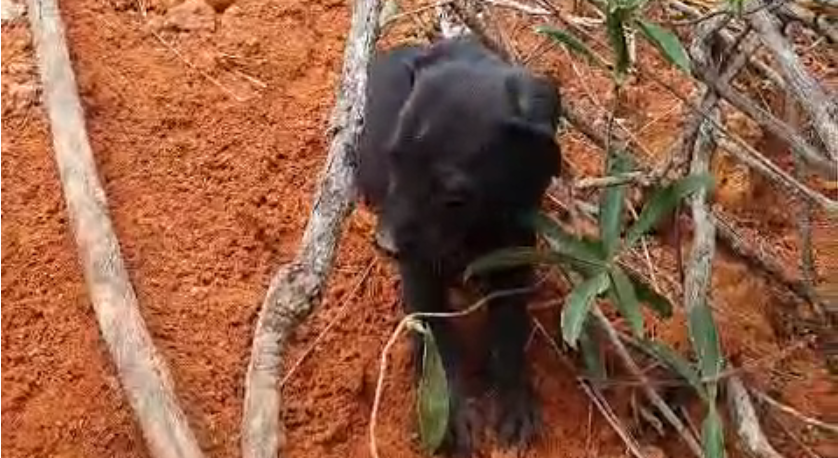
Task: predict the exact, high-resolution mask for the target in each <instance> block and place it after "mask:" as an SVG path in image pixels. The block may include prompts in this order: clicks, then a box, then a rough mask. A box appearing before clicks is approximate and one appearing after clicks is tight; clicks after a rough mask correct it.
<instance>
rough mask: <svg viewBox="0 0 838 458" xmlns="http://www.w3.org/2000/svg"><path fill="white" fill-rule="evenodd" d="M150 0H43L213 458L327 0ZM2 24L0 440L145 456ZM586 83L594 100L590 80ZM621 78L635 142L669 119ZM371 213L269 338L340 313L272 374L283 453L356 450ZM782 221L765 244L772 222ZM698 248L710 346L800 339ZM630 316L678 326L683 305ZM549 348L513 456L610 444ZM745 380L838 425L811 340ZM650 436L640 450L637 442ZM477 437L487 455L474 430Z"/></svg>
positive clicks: (29, 83)
mask: <svg viewBox="0 0 838 458" xmlns="http://www.w3.org/2000/svg"><path fill="white" fill-rule="evenodd" d="M167 3H171V2H167V1H166V0H153V1H152V3H151V4H150V5H149V8H150V12H149V14H150V17H152V18H154V19H153V20H151V21H150V22H151V24H152V25H148V23H149V21H148V20H147V19H146V18H144V17H143V16H142V15H141V13H140V12H139V11H138V10H137V9H136V7H135V3H134V2H131V1H127V0H75V1H72V2H62V5H63V6H64V7H65V9H64V10H63V15H64V20H65V22H66V24H67V27H68V31H67V32H68V41H69V45H70V51H71V57H72V59H73V62H74V64H75V70H76V73H77V79H78V84H79V90H80V94H81V96H82V98H83V103H84V107H85V110H86V116H87V126H88V131H89V135H90V141H91V144H92V146H93V151H94V154H95V157H96V159H97V165H98V167H99V172H100V175H101V177H102V180H103V182H104V186H105V190H106V193H107V197H108V202H109V207H110V211H111V217H112V219H113V222H114V225H115V229H116V232H117V235H118V237H119V240H120V245H121V249H122V253H123V256H124V258H125V262H126V264H127V268H128V271H129V272H130V274H131V280H132V282H133V285H134V287H135V290H136V292H137V295H138V298H139V302H140V304H141V307H142V313H143V316H144V317H145V319H146V322H147V324H148V326H149V329H150V331H151V334H152V336H153V338H154V341H155V343H156V345H157V346H158V347H159V348H160V350H161V351H162V353H163V355H164V357H165V359H166V360H167V362H168V364H169V366H170V368H171V370H172V373H173V375H174V379H175V384H176V388H177V394H178V397H179V400H180V401H181V403H182V405H183V407H184V408H185V410H186V413H187V415H188V417H189V419H190V423H191V425H192V426H193V428H194V430H195V432H196V435H197V437H198V440H199V442H200V444H201V446H202V447H203V448H204V449H205V451H206V452H207V453H208V456H213V457H222V456H223V457H233V456H239V448H238V447H239V445H238V444H239V425H240V419H241V413H242V402H241V400H242V397H243V380H244V372H245V368H246V364H247V359H248V356H249V354H248V353H249V344H250V339H251V336H252V330H253V326H254V322H255V317H256V314H257V310H258V306H259V305H260V302H261V299H262V295H263V294H264V292H265V289H266V287H267V284H268V281H269V278H270V276H271V274H272V273H273V272H274V271H275V270H276V269H277V268H278V267H279V266H280V265H281V264H282V263H284V262H286V261H288V260H289V259H290V258H291V256H292V255H293V252H294V249H295V247H296V245H297V242H298V239H299V236H300V234H301V230H302V227H303V225H304V224H305V221H306V217H307V214H308V211H309V207H310V201H311V195H312V191H313V189H314V186H315V182H316V177H317V174H318V172H319V170H320V167H321V164H322V162H323V159H324V152H325V149H326V141H325V127H326V125H327V119H328V115H329V113H330V110H331V106H332V104H333V101H334V94H335V83H336V81H337V78H338V76H339V71H340V65H341V60H342V50H343V46H344V42H343V40H344V37H345V35H346V31H347V29H348V9H347V4H346V2H342V1H335V0H271V1H268V2H263V1H258V0H241V1H239V2H238V3H236V4H235V5H234V6H232V7H231V8H229V9H227V10H226V11H224V12H223V13H218V14H215V15H212V14H211V15H209V17H210V18H212V20H211V21H209V25H207V23H206V22H202V23H199V24H197V25H195V29H193V30H191V31H189V32H171V31H167V30H165V29H164V28H163V26H161V20H160V19H159V15H160V14H159V13H162V12H163V11H164V9H165V8H166V4H167ZM213 16H214V17H213ZM187 25H189V24H187ZM193 25H194V24H193ZM156 30H161V31H160V32H159V38H162V40H161V39H158V35H155V34H154V33H152V31H156ZM2 33H3V40H2V76H3V78H2V90H3V97H2V109H3V112H2V115H3V123H2V133H3V135H2V172H3V180H2V195H3V201H2V211H3V213H2V216H3V220H4V221H5V224H4V225H3V227H2V294H3V296H4V301H3V311H2V339H3V341H2V348H3V352H2V363H3V366H4V369H5V371H3V373H2V381H3V390H2V452H3V456H4V457H6V456H8V457H45V456H62V457H65V456H66V457H92V456H114V457H139V456H146V455H147V452H146V449H145V447H144V442H143V439H142V436H141V432H140V431H139V429H138V427H137V425H136V423H135V422H134V420H133V417H132V412H131V411H130V408H129V406H128V405H127V403H126V401H125V398H124V396H123V394H122V392H121V389H120V386H119V383H118V381H117V379H116V378H115V376H114V368H113V366H112V364H111V363H110V360H109V355H108V354H107V351H106V350H105V347H104V344H103V342H102V341H101V339H100V337H99V334H98V331H97V325H96V321H95V319H94V315H93V313H92V308H91V307H90V303H89V300H88V297H87V295H86V293H85V285H84V281H83V278H82V276H81V271H80V269H79V266H78V263H77V259H76V254H75V247H74V243H73V239H72V237H71V234H70V233H69V227H68V224H67V216H66V209H65V206H64V203H63V199H62V196H61V189H60V186H59V181H58V175H57V172H56V169H55V166H54V163H53V161H52V151H51V147H50V140H49V128H48V125H47V123H46V121H45V116H44V112H43V109H42V107H41V105H40V103H39V100H38V93H37V76H36V69H35V67H34V63H33V60H32V59H33V57H32V44H31V37H30V34H29V32H28V30H27V27H26V22H25V19H24V20H22V21H20V20H19V21H17V22H16V23H12V24H4V25H3V29H2ZM155 33H156V32H155ZM556 58H557V60H558V62H557V63H556V62H554V63H552V64H550V65H547V66H546V67H547V70H548V71H550V72H553V73H555V74H557V75H558V76H560V77H562V79H563V80H565V81H569V82H572V83H568V87H567V89H566V96H567V97H571V98H574V99H578V100H582V99H585V97H586V94H589V93H590V92H589V90H590V88H586V87H585V85H584V84H579V83H578V81H580V80H581V78H580V77H579V75H578V74H575V73H574V70H573V68H572V66H571V65H570V63H569V60H568V56H567V55H562V54H556ZM578 65H579V63H577V66H578ZM661 68H663V66H662V67H661ZM582 71H588V70H585V69H582ZM588 84H592V85H595V86H593V92H595V93H596V94H599V95H600V96H601V95H603V94H605V90H606V89H607V87H608V86H607V81H605V82H603V81H598V80H596V79H595V78H590V79H589V82H588ZM632 91H633V92H632V93H631V95H630V97H634V98H635V99H634V100H635V103H636V104H643V106H642V107H641V106H639V105H638V106H637V108H643V109H644V112H645V114H646V116H647V118H648V119H639V120H638V119H632V120H630V122H631V123H633V124H631V125H632V127H634V128H636V129H639V128H640V127H642V126H644V125H645V124H646V123H648V122H649V121H652V120H656V121H655V122H654V123H652V124H649V125H648V126H647V127H648V128H647V129H645V130H644V137H643V138H644V139H645V140H646V141H647V142H648V146H649V148H650V149H652V150H655V151H658V150H661V149H665V145H666V144H667V142H668V141H669V139H670V138H671V136H672V132H674V131H675V130H676V129H677V128H678V127H679V125H680V122H681V121H680V116H679V112H678V111H677V110H676V111H674V115H673V114H672V113H673V110H672V108H673V107H674V106H675V101H674V100H668V99H667V98H666V97H659V96H657V95H656V96H655V97H649V96H648V94H655V92H653V91H656V89H654V88H650V87H647V86H644V85H638V88H637V89H636V90H634V89H633V90H632ZM592 110H593V111H596V110H595V109H594V108H592ZM634 123H637V124H634ZM562 144H563V148H564V150H565V151H566V152H567V155H568V157H569V158H570V160H571V161H572V162H573V164H574V165H575V166H576V167H578V170H577V171H578V172H579V173H584V172H586V171H587V172H589V173H592V172H594V171H596V168H595V166H594V165H593V164H596V163H598V160H597V159H596V155H595V153H594V150H593V149H592V148H591V147H590V146H589V145H587V144H586V143H584V141H583V140H582V139H581V137H579V136H578V135H577V134H567V135H565V136H563V138H562ZM372 227H373V220H372V218H371V217H370V216H369V215H368V214H366V213H365V212H356V214H355V215H354V216H353V217H352V219H351V220H350V222H349V223H348V224H347V230H346V233H345V236H344V239H343V241H342V246H341V251H340V254H339V257H338V262H337V265H336V267H335V270H334V274H333V277H332V279H331V280H330V287H329V290H328V293H327V294H326V295H325V298H324V301H323V302H322V304H321V305H320V306H319V308H318V309H317V310H316V311H315V313H314V314H313V316H312V317H311V318H310V319H309V320H308V321H307V322H306V323H304V324H303V325H302V327H301V328H300V329H299V330H298V332H297V333H296V334H295V336H294V339H293V342H292V345H291V348H290V350H289V353H288V354H287V355H286V364H287V366H286V368H287V367H290V365H291V364H293V362H294V361H296V360H297V359H298V358H299V357H300V356H301V355H302V354H303V353H304V352H305V351H306V349H307V348H308V347H309V345H310V344H311V343H312V342H313V341H314V339H315V338H317V336H318V335H319V334H320V333H321V331H323V329H324V328H325V327H326V326H327V325H329V323H331V322H333V320H338V321H337V322H336V324H335V325H334V327H332V329H331V330H330V331H329V333H328V334H326V335H325V337H324V338H323V339H322V341H321V342H320V343H319V345H318V346H317V348H316V349H315V350H314V352H313V353H312V354H311V355H309V356H308V358H307V359H306V360H304V361H303V363H302V364H301V365H300V366H299V368H297V370H296V371H294V373H293V374H291V376H290V378H289V380H288V382H287V383H286V384H285V385H284V386H283V387H282V390H283V395H284V396H283V416H284V421H285V424H286V426H287V433H286V437H285V442H284V444H283V451H284V455H283V456H288V457H299V458H314V457H321V456H340V457H343V458H361V457H367V456H369V450H368V437H367V428H368V424H369V413H370V408H371V404H372V397H373V391H374V385H375V379H376V377H377V375H378V358H379V355H380V351H381V348H382V346H383V344H384V342H385V341H386V340H387V338H388V337H389V335H390V333H391V332H392V330H393V328H394V326H395V324H396V322H397V320H398V319H399V316H400V307H399V304H398V301H397V287H398V284H397V280H396V279H395V275H394V271H393V269H392V266H391V264H390V262H389V261H388V260H387V259H386V258H383V257H381V256H380V255H378V254H377V253H376V252H375V251H374V250H373V249H372V247H371V244H370V240H371V233H372ZM789 227H791V226H788V227H781V228H780V229H779V230H777V232H775V234H777V238H780V239H781V240H782V239H783V237H789V236H790V235H789V234H793V232H791V230H790V229H789ZM763 235H766V234H763ZM717 264H718V266H717V275H716V279H715V282H714V286H715V288H716V289H715V293H714V297H715V299H716V302H717V308H718V310H719V313H718V316H719V319H720V321H721V323H722V335H723V339H724V346H725V348H726V350H727V351H728V352H729V353H730V354H732V355H735V356H736V357H737V358H739V360H740V361H750V360H756V359H759V358H764V357H766V356H770V355H775V354H777V353H778V352H779V351H780V349H782V348H784V347H786V346H788V345H790V344H791V343H793V342H795V341H797V340H798V339H799V335H795V334H794V333H791V334H788V333H781V332H779V331H777V330H776V329H777V327H776V325H775V324H774V323H773V321H776V320H774V319H773V318H772V317H777V316H780V317H781V318H782V317H784V316H786V312H783V311H782V310H787V309H784V308H783V307H787V306H785V305H784V304H785V303H784V302H781V301H780V300H779V299H777V298H776V297H777V295H776V294H774V290H773V287H772V286H770V283H769V282H768V281H767V280H765V279H761V278H755V277H754V276H753V275H752V274H750V273H749V270H748V269H747V268H746V267H744V266H743V265H740V264H739V263H736V262H733V261H732V260H729V259H726V258H725V259H722V260H720V261H719V262H718V263H717ZM651 332H652V333H653V334H654V335H656V336H658V337H661V338H663V339H665V340H667V341H669V342H673V343H675V344H676V345H679V346H680V348H685V347H683V345H685V344H686V343H687V341H686V333H685V329H684V326H683V322H682V321H678V322H677V324H672V325H669V326H666V327H663V326H658V327H653V328H652V329H651ZM551 351H552V350H551V349H550V347H549V346H548V345H545V343H544V341H543V340H539V339H536V340H534V342H533V345H532V346H531V353H532V357H533V361H534V367H535V373H536V381H537V386H538V391H539V393H540V395H541V397H542V398H543V400H544V408H545V424H546V425H547V427H546V430H545V437H544V438H543V439H542V440H541V441H540V442H539V443H538V444H537V446H536V447H535V449H534V450H532V451H530V453H528V454H527V456H532V457H536V456H550V457H587V456H598V457H620V456H627V455H624V453H623V448H622V446H621V445H620V441H619V439H618V438H617V437H616V435H615V434H614V433H613V432H612V431H611V429H610V428H609V427H608V426H607V424H606V423H605V422H604V420H603V419H602V417H601V416H600V415H599V414H598V413H596V412H595V411H594V410H593V409H592V408H591V406H590V403H589V401H588V399H587V397H586V396H585V395H584V394H583V393H582V392H581V391H580V390H579V389H578V387H577V386H576V383H575V381H574V374H573V373H572V372H570V371H569V370H567V369H565V368H564V367H563V366H562V365H561V364H560V363H559V362H558V361H557V360H556V358H555V356H554V355H553V354H552V353H551ZM407 355H408V352H407V346H406V344H405V343H404V342H401V343H399V344H398V345H397V348H396V349H395V352H394V355H393V360H392V367H391V370H390V372H389V373H388V382H387V384H386V391H385V394H384V399H383V405H384V410H383V411H382V412H381V414H380V416H379V425H378V435H379V444H380V447H381V453H382V456H391V457H393V456H398V457H406V458H407V457H419V456H422V454H421V452H420V451H419V449H418V447H417V445H416V440H415V437H414V435H413V432H414V431H415V424H414V414H413V410H412V409H413V404H412V396H413V392H412V390H411V388H410V380H411V378H410V370H409V369H410V368H409V364H408V359H407ZM768 369H770V370H768ZM749 380H751V381H752V383H755V384H757V386H761V387H763V388H765V389H770V390H772V391H771V392H772V394H773V395H775V396H778V397H779V398H780V399H782V400H783V401H784V402H786V403H788V404H791V405H793V406H795V407H796V408H797V409H799V410H801V411H802V412H805V413H807V414H809V415H813V416H817V417H820V418H824V419H827V420H830V421H833V422H834V421H836V420H838V395H837V394H836V387H835V380H834V378H832V377H831V376H830V374H829V373H828V372H827V371H826V369H825V368H824V366H823V365H822V364H821V362H820V358H819V356H818V355H816V354H815V353H814V352H813V351H812V350H810V349H803V350H800V351H797V352H795V353H793V354H791V355H790V356H789V357H787V358H786V359H783V360H782V361H776V362H775V361H771V362H770V363H769V364H766V367H765V370H760V371H754V373H753V374H751V375H749ZM620 393H626V390H624V389H623V390H618V389H614V390H609V396H613V397H614V398H617V397H618V396H617V395H619V394H620ZM618 404H619V405H618V407H620V408H622V407H624V406H625V405H626V402H620V403H618ZM621 414H625V415H622V416H623V418H629V415H628V413H627V412H621ZM780 420H782V423H783V425H784V428H787V429H788V430H790V431H792V433H793V434H794V440H792V439H790V438H788V437H787V436H784V435H783V433H782V431H783V430H782V429H780V428H779V427H778V426H777V425H776V424H775V425H773V426H771V425H769V426H768V428H769V431H770V432H771V433H772V437H773V438H775V439H776V442H777V444H778V446H779V447H780V448H781V450H783V451H784V452H786V453H787V456H789V457H791V456H802V455H801V454H802V453H803V452H802V451H801V450H802V449H801V448H800V446H799V445H797V443H796V442H795V441H796V440H799V441H802V442H803V443H805V444H808V445H807V446H809V447H812V448H813V449H815V450H817V451H819V452H820V453H821V454H822V456H838V447H836V446H835V444H834V442H832V443H830V442H829V441H828V440H827V438H828V436H827V437H824V436H822V435H820V434H819V433H818V432H816V431H809V430H805V431H804V430H803V429H802V428H800V426H799V424H798V423H796V422H795V421H793V420H789V419H788V418H787V417H782V418H780V417H777V421H776V422H775V423H777V424H779V423H778V422H780ZM642 437H643V438H644V440H647V442H649V443H652V442H653V441H654V440H655V437H654V435H653V434H646V435H643V436H642ZM667 442H672V443H674V442H675V440H669V441H667ZM664 449H665V450H670V449H671V447H664ZM672 450H675V451H674V452H666V453H668V455H669V456H682V455H680V454H679V453H680V452H678V450H679V449H678V448H677V447H676V448H674V449H672ZM664 453H665V452H664V450H663V449H659V448H651V449H649V456H650V457H651V456H665V455H664ZM480 455H481V456H499V455H498V454H497V453H493V452H490V451H489V448H488V447H487V448H484V450H483V451H482V452H481V454H480Z"/></svg>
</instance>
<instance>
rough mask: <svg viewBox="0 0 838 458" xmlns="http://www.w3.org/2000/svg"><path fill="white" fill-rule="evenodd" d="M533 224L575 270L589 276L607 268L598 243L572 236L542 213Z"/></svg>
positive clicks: (535, 218)
mask: <svg viewBox="0 0 838 458" xmlns="http://www.w3.org/2000/svg"><path fill="white" fill-rule="evenodd" d="M533 224H534V226H535V229H536V230H537V231H538V232H539V233H540V234H541V235H542V237H544V239H545V240H546V241H547V244H548V245H549V246H550V249H552V250H553V251H555V252H556V253H558V254H560V255H562V256H566V257H567V258H568V260H569V261H570V262H571V263H572V264H573V266H574V267H575V268H578V269H580V270H582V271H583V272H585V273H586V274H587V275H589V276H590V275H593V274H594V273H596V272H599V271H601V270H602V269H604V268H605V262H604V257H605V254H604V252H603V249H602V245H601V244H600V243H599V242H598V241H596V240H589V239H585V238H583V237H578V236H575V235H573V234H570V233H568V232H567V231H565V230H564V229H563V228H562V227H561V226H560V225H559V224H558V223H556V222H555V221H553V219H552V218H550V217H549V216H546V215H544V214H541V213H539V214H537V215H535V217H534V220H533Z"/></svg>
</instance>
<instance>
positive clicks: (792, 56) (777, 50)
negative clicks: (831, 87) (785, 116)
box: [750, 0, 838, 168]
mask: <svg viewBox="0 0 838 458" xmlns="http://www.w3.org/2000/svg"><path fill="white" fill-rule="evenodd" d="M750 3H751V4H754V5H763V4H764V2H763V0H752V1H751V2H750ZM750 22H751V24H752V25H753V26H754V29H756V30H757V31H758V32H759V34H760V38H761V39H762V43H763V44H764V45H765V47H766V48H768V49H769V50H770V51H771V53H772V55H773V56H774V59H775V60H776V61H777V64H778V65H779V66H780V72H781V73H782V75H783V77H784V78H785V80H786V82H787V84H788V89H789V91H790V92H791V93H792V94H794V97H795V99H797V101H798V103H800V106H802V107H803V109H804V110H805V111H806V113H807V114H808V115H809V117H810V118H811V119H812V123H813V126H814V128H815V131H816V132H817V133H818V135H819V136H820V138H821V141H823V144H824V147H825V148H826V152H827V153H828V154H829V156H830V157H831V158H832V161H833V168H834V167H836V163H838V120H836V119H835V117H834V116H833V114H832V113H830V109H829V108H830V105H831V103H830V99H829V97H828V94H827V93H826V92H825V91H824V90H823V89H822V88H821V86H820V85H819V84H818V82H817V81H816V80H815V79H814V78H813V77H812V76H811V75H809V72H808V71H806V68H805V67H804V66H803V64H801V63H800V60H799V59H798V58H797V54H796V53H795V52H794V49H793V48H792V46H791V45H790V44H789V42H788V41H787V40H786V39H785V38H784V37H783V35H782V33H780V30H779V28H778V27H777V24H776V22H775V18H774V16H773V15H772V14H771V13H769V12H768V11H765V10H761V11H757V12H755V13H754V14H752V15H751V16H750ZM804 154H805V153H804Z"/></svg>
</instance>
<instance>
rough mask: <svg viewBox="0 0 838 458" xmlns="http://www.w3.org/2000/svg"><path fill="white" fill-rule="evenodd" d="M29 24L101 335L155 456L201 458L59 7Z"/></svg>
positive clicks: (49, 4)
mask: <svg viewBox="0 0 838 458" xmlns="http://www.w3.org/2000/svg"><path fill="white" fill-rule="evenodd" d="M28 16H29V22H30V25H31V28H32V34H33V36H34V39H35V51H36V54H37V56H38V67H39V70H40V74H41V82H42V84H43V88H44V100H45V104H46V108H47V114H48V116H49V121H50V129H51V130H52V145H53V149H54V150H55V162H56V164H57V166H58V172H59V174H60V176H61V186H62V190H63V193H64V200H65V201H66V202H67V212H68V213H69V216H70V222H71V225H72V228H73V234H74V236H75V240H76V245H77V248H78V253H79V260H80V261H81V265H82V268H83V270H84V278H85V281H86V283H87V288H88V292H89V294H90V300H91V302H92V303H93V310H94V312H95V313H96V320H97V322H98V323H99V330H100V332H101V333H102V337H103V338H104V340H105V343H106V344H107V346H108V351H109V352H110V354H111V358H113V361H114V365H115V366H116V371H117V373H118V375H119V379H120V381H121V382H122V387H123V389H124V390H125V394H126V395H127V396H128V401H129V402H130V404H131V408H132V409H133V410H134V415H135V416H136V417H137V420H138V421H139V423H140V427H141V428H142V431H143V436H144V437H145V440H146V443H147V445H148V448H149V451H150V453H151V455H152V456H155V457H159V458H201V457H203V454H202V453H201V450H200V449H199V448H198V443H197V441H196V440H195V436H194V434H193V433H192V430H190V429H189V424H188V423H187V421H186V415H184V413H183V411H182V410H181V408H180V406H178V404H177V399H176V398H175V394H174V387H173V383H172V377H171V375H170V374H169V370H168V368H167V367H166V363H165V362H164V361H163V359H162V357H161V356H160V354H159V353H158V352H157V349H156V348H154V343H153V342H152V341H151V336H150V335H149V333H148V330H147V329H146V326H145V323H144V322H143V318H142V316H141V315H140V311H139V307H138V306H137V296H136V295H135V294H134V289H133V287H132V286H131V283H130V281H129V279H128V272H127V271H126V269H125V264H124V263H123V261H122V256H121V254H120V252H119V242H118V241H117V238H116V234H114V231H113V227H112V225H111V221H110V218H109V217H108V210H107V202H106V201H105V191H104V190H103V189H102V184H101V183H100V182H99V177H98V176H97V172H96V163H95V161H94V160H93V151H92V150H91V148H90V143H89V142H88V138H87V129H86V128H85V125H84V112H83V111H82V107H81V101H80V100H79V95H78V90H77V88H76V79H75V76H74V74H73V69H72V65H71V63H70V55H69V53H68V51H67V43H66V39H65V36H64V25H63V24H62V22H61V13H60V11H59V9H58V3H57V0H30V1H29V13H28Z"/></svg>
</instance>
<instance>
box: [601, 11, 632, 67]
mask: <svg viewBox="0 0 838 458" xmlns="http://www.w3.org/2000/svg"><path fill="white" fill-rule="evenodd" d="M629 13H630V10H628V9H625V8H622V7H619V6H618V7H616V8H608V9H607V10H606V12H605V27H606V29H607V30H608V41H609V42H610V43H611V50H612V51H613V52H614V73H615V75H614V76H615V77H616V79H617V82H618V83H621V82H622V81H623V80H624V79H625V76H626V73H628V68H629V65H630V64H631V61H630V60H631V58H630V56H629V51H628V44H627V42H626V30H625V21H626V18H627V17H628V15H629Z"/></svg>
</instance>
